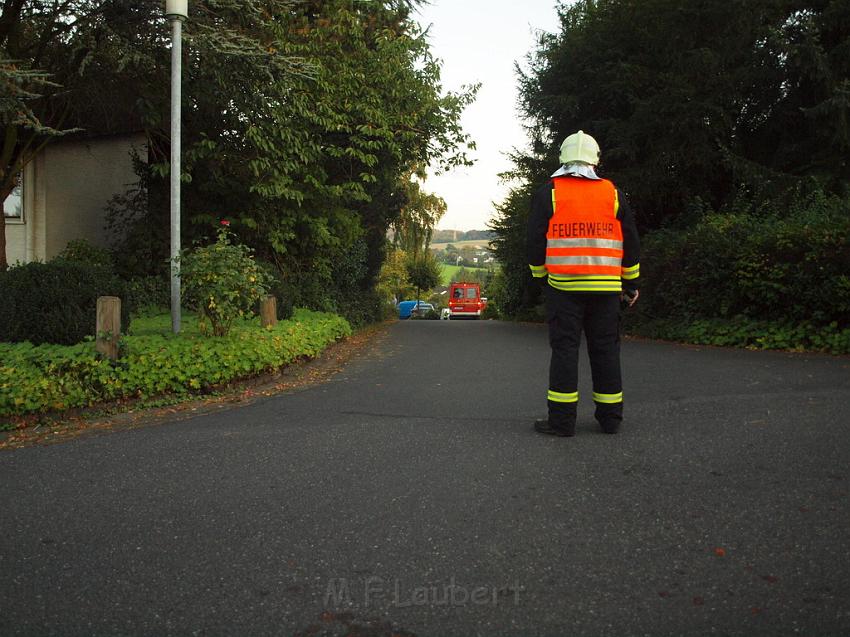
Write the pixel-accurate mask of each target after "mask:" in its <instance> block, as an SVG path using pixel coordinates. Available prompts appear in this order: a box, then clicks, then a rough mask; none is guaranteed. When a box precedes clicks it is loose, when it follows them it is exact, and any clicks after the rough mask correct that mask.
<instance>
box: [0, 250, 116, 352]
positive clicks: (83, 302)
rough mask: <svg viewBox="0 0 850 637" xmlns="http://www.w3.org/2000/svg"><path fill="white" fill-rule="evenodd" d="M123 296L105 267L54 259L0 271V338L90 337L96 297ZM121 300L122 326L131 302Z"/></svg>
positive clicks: (63, 340) (67, 340)
mask: <svg viewBox="0 0 850 637" xmlns="http://www.w3.org/2000/svg"><path fill="white" fill-rule="evenodd" d="M99 296H118V297H126V284H125V283H124V282H122V281H121V279H119V278H118V277H117V276H116V275H115V274H114V273H113V272H112V271H111V270H110V269H109V268H108V267H105V266H101V265H94V264H91V263H82V262H75V261H69V260H66V259H55V260H54V261H51V262H50V263H37V262H36V263H27V264H25V265H19V266H15V267H13V268H10V269H9V270H7V271H5V272H2V273H0V299H2V302H1V303H0V341H5V342H11V343H17V342H22V341H30V342H31V343H33V344H34V345H40V344H42V343H56V344H59V345H73V344H75V343H79V342H80V341H82V340H84V339H85V337H86V336H94V335H95V334H94V332H95V318H96V312H97V297H99ZM124 300H125V302H124V303H122V312H121V314H122V317H121V321H122V324H123V325H125V326H126V325H127V324H128V323H129V311H130V307H129V306H130V302H129V301H128V300H127V299H126V298H125V299H124Z"/></svg>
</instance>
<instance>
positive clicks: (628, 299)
mask: <svg viewBox="0 0 850 637" xmlns="http://www.w3.org/2000/svg"><path fill="white" fill-rule="evenodd" d="M639 296H640V290H632V294H629V293H628V292H623V294H621V295H620V299H621V300H622V301H623V302H624V303H626V304H627V305H628V306H629V307H632V306H633V305H634V304H635V303H637V300H638V297H639Z"/></svg>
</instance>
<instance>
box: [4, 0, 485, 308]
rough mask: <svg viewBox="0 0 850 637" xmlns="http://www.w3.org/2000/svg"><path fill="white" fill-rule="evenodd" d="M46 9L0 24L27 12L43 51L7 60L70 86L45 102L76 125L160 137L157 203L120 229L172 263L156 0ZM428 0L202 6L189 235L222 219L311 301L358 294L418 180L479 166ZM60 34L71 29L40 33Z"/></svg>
mask: <svg viewBox="0 0 850 637" xmlns="http://www.w3.org/2000/svg"><path fill="white" fill-rule="evenodd" d="M43 4H44V3H37V2H33V1H31V0H30V1H21V2H18V0H15V2H6V3H5V5H4V17H3V19H2V20H0V22H2V23H4V24H5V22H4V20H5V11H6V8H8V7H10V6H12V5H14V6H15V7H17V8H18V17H19V21H18V22H17V24H18V25H20V28H18V31H17V33H18V36H16V37H18V38H19V40H27V39H29V40H32V44H28V45H27V46H26V47H19V48H18V49H17V53H16V54H14V55H13V52H12V51H11V50H10V49H11V47H6V50H5V51H4V55H5V56H6V57H9V58H12V57H14V58H15V59H18V60H22V62H21V63H22V65H23V67H24V68H26V69H29V70H32V71H39V72H49V73H50V76H49V78H50V80H51V81H52V82H55V84H57V85H61V87H62V88H61V90H60V89H59V88H58V87H57V89H56V90H55V91H54V92H53V93H51V95H49V96H47V97H46V98H45V99H43V100H42V102H41V103H40V105H39V106H40V107H41V109H42V111H41V112H43V113H47V112H48V111H49V110H51V109H53V110H56V105H57V104H59V103H60V101H61V103H62V104H63V105H64V110H65V111H67V113H68V116H67V117H66V119H65V120H64V121H66V122H67V124H68V125H73V126H80V127H81V128H84V129H86V130H91V128H92V127H93V126H97V127H99V128H104V129H106V130H107V131H108V130H110V129H111V130H115V129H120V128H122V127H124V128H127V127H137V128H138V129H142V130H144V131H146V132H147V134H148V139H149V141H150V147H149V155H148V157H147V158H140V159H141V160H143V161H140V162H139V164H138V165H139V170H140V173H141V188H140V189H139V191H138V195H139V197H137V198H136V203H137V204H138V202H139V201H143V202H144V204H143V205H136V206H133V205H131V203H132V202H130V201H129V200H125V201H123V202H121V201H118V202H117V203H116V206H114V211H117V213H118V214H117V217H116V219H115V221H116V223H117V225H119V226H120V227H121V229H122V231H127V230H128V229H129V234H128V242H127V244H126V245H125V247H126V249H125V250H123V251H122V253H123V254H125V255H132V254H133V253H134V245H140V244H142V243H144V245H146V246H149V247H150V246H154V247H155V248H156V249H159V248H160V247H161V251H160V252H159V253H158V254H151V255H150V258H148V259H146V261H147V262H148V264H150V265H149V266H148V267H151V268H157V269H161V268H163V267H164V266H165V263H166V258H167V243H168V242H167V240H166V239H165V236H164V232H165V231H166V230H165V228H166V227H167V224H166V223H163V222H164V220H165V219H166V218H167V211H168V205H167V186H168V184H167V179H166V176H167V174H168V170H169V163H168V146H169V139H168V129H169V127H168V121H169V110H168V104H169V100H168V93H167V91H163V89H162V87H164V86H167V85H168V80H167V78H168V73H169V51H168V36H169V33H168V28H167V26H166V24H165V21H164V20H163V19H162V18H161V17H160V16H161V11H162V7H161V2H159V1H158V0H140V1H137V2H126V1H125V0H105V1H103V0H99V1H94V0H89V1H86V0H77V1H75V2H63V3H52V5H51V7H53V9H55V11H54V12H53V13H50V12H49V11H48V10H47V9H46V8H44V7H43ZM415 4H417V3H416V2H404V1H382V2H359V1H357V0H326V1H323V2H316V1H307V0H251V1H250V2H242V1H237V0H198V1H196V2H193V3H192V6H191V9H190V11H191V15H190V19H189V21H187V23H186V24H185V28H184V34H185V39H186V41H185V44H184V61H183V69H184V78H183V99H184V103H183V115H184V120H183V147H184V158H183V176H182V177H183V181H184V186H183V209H184V220H185V226H184V229H183V233H184V237H186V238H187V240H188V241H192V240H203V239H204V238H207V237H210V236H212V234H213V232H214V228H215V225H216V223H217V221H218V219H221V218H227V219H228V220H230V221H231V224H232V225H231V227H232V228H233V230H234V231H235V232H236V233H237V234H238V235H239V236H240V238H241V239H242V240H243V241H247V242H248V243H249V244H251V245H253V246H254V247H255V248H256V249H257V254H258V256H260V257H261V258H262V259H264V260H266V261H268V262H270V263H272V264H274V265H275V266H276V269H277V271H278V272H279V274H280V276H281V277H282V278H283V279H285V281H286V282H287V283H288V284H289V286H290V288H291V290H292V294H293V295H296V296H300V297H303V299H304V301H305V302H308V303H311V304H314V305H318V306H324V307H325V308H326V309H334V308H333V306H334V305H339V304H344V303H347V301H346V300H345V299H343V298H342V297H343V296H345V295H344V294H342V291H341V289H340V287H341V286H346V288H347V289H348V288H350V284H351V282H352V279H351V277H354V278H355V279H356V282H355V289H356V290H361V291H362V290H370V289H371V288H372V286H373V284H374V281H375V277H376V276H377V273H378V270H379V268H380V264H381V261H382V259H383V253H384V244H385V242H386V232H387V229H388V228H389V226H390V225H391V224H393V223H394V222H395V221H396V220H397V219H398V218H399V217H400V215H401V214H402V211H403V210H404V209H405V207H406V206H407V205H408V204H409V201H410V197H411V192H410V188H409V175H410V174H411V172H412V171H414V170H415V169H416V167H417V166H424V165H431V166H436V167H437V168H438V169H447V168H450V167H452V166H456V165H462V164H467V163H468V162H469V159H468V158H467V155H466V150H467V148H468V147H470V146H471V140H470V139H469V138H468V137H467V135H466V134H465V133H464V132H463V131H462V129H461V127H460V115H461V113H462V111H463V109H464V107H465V106H466V105H467V104H469V103H470V101H471V100H472V99H473V98H474V95H475V89H474V87H470V88H469V89H468V90H467V89H464V90H463V91H461V92H459V93H448V92H445V91H444V90H443V87H442V85H441V81H440V65H439V63H438V62H437V61H436V60H435V59H434V58H433V57H432V55H431V52H430V50H429V47H428V42H427V40H426V38H425V36H424V34H423V33H422V31H421V29H420V28H419V26H418V25H417V24H416V23H415V22H414V21H413V20H412V19H411V17H410V12H411V8H412V7H413V6H414V5H415ZM39 7H41V9H39ZM57 8H58V9H61V11H58V9H57ZM42 25H50V26H49V28H41V27H42ZM66 26H67V28H66ZM57 29H58V30H60V31H62V36H61V37H58V38H57V37H51V38H47V39H41V40H38V38H37V37H36V36H37V35H38V34H40V33H44V32H47V33H51V32H52V31H51V30H53V31H55V30H57ZM29 40H28V41H29ZM10 41H11V40H10ZM36 41H38V42H40V44H37V42H36ZM0 42H2V41H0ZM42 48H43V49H44V51H45V53H44V54H43V55H36V52H37V51H39V50H40V49H42ZM61 60H65V61H66V62H67V64H66V63H64V62H62V61H61ZM92 87H94V88H92ZM98 96H100V97H104V96H106V97H107V98H108V99H104V100H98V99H97V98H98ZM104 105H108V108H107V106H104ZM33 111H34V113H36V114H38V112H39V111H38V110H36V109H35V108H33ZM104 111H109V112H106V113H105V112H104ZM45 121H47V120H45ZM48 123H49V121H48ZM7 139H8V137H7ZM144 160H148V161H147V162H146V161H144ZM122 213H123V214H122ZM137 263H138V261H137Z"/></svg>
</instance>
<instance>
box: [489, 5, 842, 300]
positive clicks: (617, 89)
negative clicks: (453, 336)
mask: <svg viewBox="0 0 850 637" xmlns="http://www.w3.org/2000/svg"><path fill="white" fill-rule="evenodd" d="M558 11H559V16H560V22H561V25H560V30H559V32H558V33H554V34H545V33H544V34H541V35H540V37H539V39H538V43H537V46H536V48H535V50H534V51H532V52H531V53H530V54H529V58H528V59H529V68H528V70H527V71H519V70H518V78H519V85H520V95H521V98H520V102H521V107H522V110H523V112H524V114H525V115H526V116H527V118H528V121H529V136H530V140H531V152H530V153H516V154H515V156H514V157H513V161H514V164H515V169H514V171H513V172H512V173H511V174H510V175H508V177H510V178H511V179H512V182H513V188H512V190H511V191H510V193H509V195H508V197H507V198H506V199H505V201H504V202H502V204H501V205H500V206H498V212H497V216H496V218H495V220H494V221H493V222H492V226H491V227H492V228H493V229H494V231H495V232H496V233H497V235H498V237H497V239H496V241H495V246H496V247H495V250H496V253H497V257H498V259H499V261H500V262H501V263H502V265H503V268H504V274H503V283H504V285H503V286H502V289H503V294H502V297H503V298H502V299H501V304H502V305H503V306H504V307H503V309H505V310H506V311H507V313H514V314H515V313H517V312H522V311H523V310H524V309H526V308H528V307H529V306H531V305H533V304H534V302H535V301H536V298H537V297H536V294H535V291H534V287H533V286H531V278H530V276H529V273H528V266H527V263H526V255H525V232H526V229H525V222H526V218H527V214H528V206H529V205H530V198H531V193H532V192H533V190H534V188H535V187H537V186H538V185H540V184H543V183H545V181H546V179H547V176H548V175H549V174H551V172H552V169H553V167H554V166H556V165H557V151H558V145H559V144H560V142H561V141H562V140H563V139H564V138H565V137H566V136H567V135H568V134H570V133H572V132H575V131H576V130H578V129H582V130H585V131H586V132H589V133H591V134H593V135H594V137H596V138H597V140H598V141H599V142H600V146H601V147H602V162H601V165H600V172H601V174H602V175H603V176H605V177H609V178H611V179H612V180H613V181H615V182H616V183H617V185H618V186H619V187H620V189H621V190H622V191H623V192H625V193H626V195H627V196H628V198H629V201H630V203H631V204H632V207H633V208H634V209H635V211H636V217H637V220H638V224H639V226H640V227H641V228H642V229H643V230H644V231H646V230H654V229H657V228H659V227H661V226H663V225H666V224H672V225H675V224H691V223H692V222H693V221H694V218H695V217H698V216H700V215H702V214H704V211H706V210H712V209H714V210H717V209H722V208H724V207H728V206H732V205H735V204H736V203H737V202H739V201H741V200H742V199H741V198H742V196H743V197H746V198H747V199H748V200H750V201H756V202H758V203H759V206H758V207H760V208H763V209H768V208H773V209H777V210H783V209H789V206H788V205H787V200H789V199H790V198H791V197H792V196H793V195H794V193H798V192H800V191H801V190H802V191H806V190H818V189H821V188H823V189H825V190H826V191H827V192H832V193H837V194H839V195H843V196H845V197H846V196H847V195H848V193H850V160H848V152H847V151H848V150H850V125H848V122H850V80H848V77H850V56H848V55H847V51H848V50H850V4H848V3H847V2H846V1H843V0H731V1H730V2H726V3H714V2H702V1H700V0H684V1H681V2H672V1H670V0H579V1H577V2H573V3H566V2H562V3H560V6H559V9H558ZM767 202H773V203H774V204H776V205H773V206H770V205H766V204H767Z"/></svg>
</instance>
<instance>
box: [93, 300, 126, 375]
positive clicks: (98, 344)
mask: <svg viewBox="0 0 850 637" xmlns="http://www.w3.org/2000/svg"><path fill="white" fill-rule="evenodd" d="M95 338H96V340H95V348H96V349H97V351H98V352H100V353H101V354H103V355H104V356H106V357H107V358H111V359H112V360H115V359H117V358H118V340H119V339H120V338H121V299H119V298H118V297H117V296H99V297H98V298H97V327H96V332H95Z"/></svg>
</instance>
